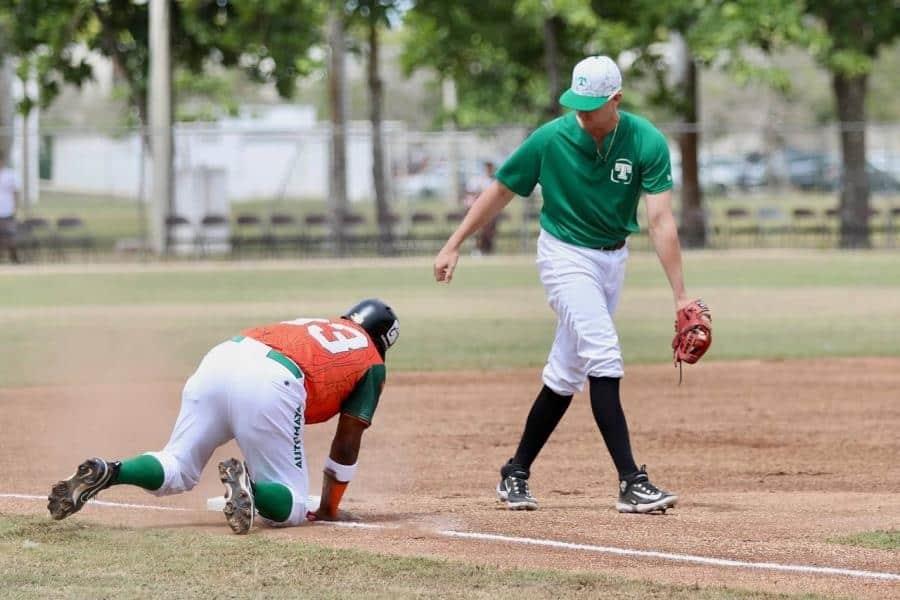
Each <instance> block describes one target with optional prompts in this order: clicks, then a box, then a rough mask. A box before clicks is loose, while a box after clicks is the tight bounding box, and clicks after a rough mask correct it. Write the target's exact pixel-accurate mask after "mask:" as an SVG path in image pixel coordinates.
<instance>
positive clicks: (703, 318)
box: [672, 298, 712, 366]
mask: <svg viewBox="0 0 900 600" xmlns="http://www.w3.org/2000/svg"><path fill="white" fill-rule="evenodd" d="M711 345H712V316H711V315H710V314H709V307H708V306H706V304H704V303H703V300H700V299H699V298H698V299H697V300H694V301H693V302H691V303H690V304H688V305H687V306H685V307H684V308H682V309H681V310H679V311H678V312H677V313H676V314H675V337H674V338H673V339H672V351H673V353H674V359H675V365H676V366H681V363H682V362H686V363H688V364H689V365H692V364H694V363H695V362H697V361H698V360H700V357H702V356H703V355H704V354H706V351H707V350H709V347H710V346H711Z"/></svg>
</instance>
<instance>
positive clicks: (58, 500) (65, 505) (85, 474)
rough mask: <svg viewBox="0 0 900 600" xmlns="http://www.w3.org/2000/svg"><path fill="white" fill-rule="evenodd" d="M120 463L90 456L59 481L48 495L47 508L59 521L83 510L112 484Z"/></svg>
mask: <svg viewBox="0 0 900 600" xmlns="http://www.w3.org/2000/svg"><path fill="white" fill-rule="evenodd" d="M118 469H119V463H117V462H114V463H108V462H106V461H105V460H103V459H102V458H89V459H87V460H86V461H84V462H83V463H81V464H80V465H78V468H77V469H76V470H75V473H73V474H72V476H71V477H69V478H68V479H66V480H63V481H60V482H58V483H57V484H56V485H54V486H53V487H52V488H51V489H50V495H49V496H47V510H49V511H50V516H51V517H53V518H54V519H56V520H57V521H59V520H60V519H65V518H66V517H68V516H69V515H73V514H75V513H77V512H78V511H79V510H81V509H82V508H83V507H84V505H85V503H86V502H87V501H88V500H90V499H91V498H93V497H94V496H96V495H97V494H98V493H100V491H101V490H104V489H106V488H108V487H109V486H110V484H111V483H112V480H113V477H114V476H115V474H116V472H117V471H118Z"/></svg>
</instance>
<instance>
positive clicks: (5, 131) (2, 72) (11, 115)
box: [0, 32, 15, 165]
mask: <svg viewBox="0 0 900 600" xmlns="http://www.w3.org/2000/svg"><path fill="white" fill-rule="evenodd" d="M0 35H2V32H0ZM0 43H2V42H0ZM11 62H12V61H10V60H9V59H8V58H6V57H5V56H3V55H2V54H0V157H3V158H4V159H5V160H6V164H7V165H9V163H10V162H11V159H12V156H10V152H11V151H12V143H13V123H14V122H15V110H14V108H13V98H12V83H13V69H12V64H11Z"/></svg>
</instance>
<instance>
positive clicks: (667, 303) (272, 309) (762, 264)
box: [0, 252, 900, 386]
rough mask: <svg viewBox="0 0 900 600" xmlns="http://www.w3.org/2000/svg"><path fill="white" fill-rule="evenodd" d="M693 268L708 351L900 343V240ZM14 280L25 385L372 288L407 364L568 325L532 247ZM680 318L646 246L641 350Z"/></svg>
mask: <svg viewBox="0 0 900 600" xmlns="http://www.w3.org/2000/svg"><path fill="white" fill-rule="evenodd" d="M357 264H358V263H357ZM117 269H118V268H117ZM686 270H687V281H688V284H689V288H688V289H689V291H690V292H691V293H692V294H694V295H701V296H702V297H704V298H705V299H706V300H707V301H708V302H709V303H710V305H711V307H712V311H713V319H714V329H715V342H714V344H713V348H712V350H710V353H709V354H708V355H707V357H706V358H704V360H721V359H740V358H756V359H785V358H811V357H820V356H900V260H898V259H897V258H896V257H895V256H894V255H892V254H887V253H836V252H829V253H794V254H790V255H782V253H768V254H766V253H751V254H714V253H698V254H688V255H687V258H686ZM0 281H2V284H0V285H2V287H3V290H4V293H3V294H2V295H0V322H2V327H3V330H4V339H5V341H6V344H5V348H6V352H5V355H6V358H5V359H4V360H3V361H0V378H2V381H4V382H5V385H9V386H14V385H33V384H38V383H63V382H67V381H72V380H73V378H75V380H77V381H119V380H120V378H133V377H137V376H140V377H144V378H152V379H160V378H176V379H180V378H182V377H184V376H185V375H186V374H187V373H189V372H190V370H191V369H192V368H193V367H194V366H195V365H196V362H197V361H198V360H199V358H200V357H201V356H202V355H203V353H204V352H205V351H206V350H207V349H208V348H209V347H211V346H212V345H214V344H215V343H217V342H219V341H221V340H222V339H225V338H227V337H228V336H230V335H232V334H233V333H235V332H237V331H239V330H241V329H243V328H245V327H248V326H251V325H254V324H259V323H265V322H272V321H278V320H283V319H287V318H295V317H301V316H327V315H335V314H339V312H340V311H342V310H344V309H345V308H346V307H347V306H348V305H350V304H352V303H353V302H354V301H355V300H357V299H359V298H362V297H367V296H377V297H382V298H385V299H387V300H389V301H390V302H391V303H392V304H393V305H394V306H395V308H396V309H397V311H398V314H399V315H400V317H401V321H402V333H401V338H400V343H398V345H397V347H396V348H395V349H394V350H392V351H391V355H390V356H389V361H388V364H389V367H390V369H391V370H407V371H430V370H452V369H487V370H490V369H501V368H516V367H529V368H536V367H539V366H541V365H542V364H543V363H544V361H545V359H546V354H547V351H548V350H549V347H550V344H551V342H552V339H553V331H554V328H555V317H554V315H553V313H552V312H551V310H550V309H549V308H548V307H547V305H546V300H545V299H544V294H543V290H542V288H541V286H540V283H539V282H538V278H537V273H536V269H535V267H534V265H533V264H532V259H530V258H522V259H501V260H474V259H471V258H465V259H464V260H463V263H462V264H461V265H460V268H459V270H458V271H457V275H456V277H455V278H454V282H453V284H451V285H450V286H439V285H436V284H435V283H434V282H433V281H432V279H431V274H430V264H429V262H428V261H427V259H422V260H421V261H415V262H409V261H405V262H384V261H372V262H371V266H369V267H366V268H362V267H358V266H352V264H346V263H337V264H336V266H334V267H326V266H324V265H322V264H315V263H314V264H309V265H307V264H304V263H278V264H271V263H270V264H266V263H263V264H260V265H258V266H254V267H253V268H251V267H249V266H241V265H239V264H232V263H220V264H216V265H212V266H211V267H210V268H207V269H204V270H192V269H191V268H190V267H189V266H187V265H179V264H173V265H170V266H168V267H161V268H156V267H154V268H151V269H139V268H137V267H135V268H129V267H122V268H120V269H118V270H114V271H113V270H103V269H94V270H91V269H84V270H78V269H77V268H76V270H75V271H73V272H65V270H63V271H62V272H57V273H44V272H41V271H40V270H38V271H33V272H19V271H15V270H7V271H6V272H5V273H4V274H2V275H0ZM672 320H673V311H672V304H671V293H670V291H669V289H668V286H667V284H666V283H665V277H664V275H663V273H662V269H661V268H660V266H659V264H658V262H657V261H656V259H655V257H653V256H652V255H647V254H635V255H634V256H633V257H632V258H631V261H630V263H629V274H628V277H627V281H626V284H625V291H624V293H623V296H622V300H621V302H620V304H619V309H618V312H617V316H616V321H617V326H618V330H619V334H620V338H621V343H622V347H623V351H624V354H625V359H626V361H627V362H628V363H631V364H633V363H640V362H666V361H669V360H671V354H670V352H671V351H670V350H669V342H670V339H671V330H672ZM12 349H14V351H13V350H12ZM48 363H49V364H50V365H52V368H50V369H48V368H46V367H47V365H48ZM135 364H139V365H140V369H139V371H137V372H136V371H135Z"/></svg>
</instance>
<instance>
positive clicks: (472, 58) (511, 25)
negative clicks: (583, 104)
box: [403, 0, 596, 126]
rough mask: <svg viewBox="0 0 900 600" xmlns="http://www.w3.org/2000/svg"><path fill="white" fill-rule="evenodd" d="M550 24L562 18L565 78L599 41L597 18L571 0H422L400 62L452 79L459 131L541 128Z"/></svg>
mask: <svg viewBox="0 0 900 600" xmlns="http://www.w3.org/2000/svg"><path fill="white" fill-rule="evenodd" d="M534 8H539V9H540V11H541V12H539V13H538V12H534V11H533V10H531V9H534ZM548 18H555V19H556V20H557V26H558V30H557V33H558V36H557V38H558V40H559V55H560V59H559V60H560V62H561V63H562V64H563V65H565V68H564V72H565V73H566V77H568V72H569V70H570V69H571V66H572V65H574V64H575V62H577V61H578V60H580V59H581V58H583V57H584V54H585V52H586V51H587V49H588V48H589V46H590V42H592V41H596V40H595V38H596V35H595V33H596V30H595V28H594V26H593V25H594V24H595V22H594V20H593V16H592V15H591V14H590V11H585V10H584V3H583V2H575V1H572V0H557V1H550V0H548V1H546V2H536V1H535V0H525V1H522V0H519V1H516V2H510V1H509V0H459V1H457V2H444V1H442V0H420V1H419V2H417V3H416V5H415V6H414V7H413V8H412V9H411V10H410V11H409V12H408V13H407V14H406V18H405V21H404V22H405V25H406V29H407V32H408V37H407V39H406V41H405V45H404V52H403V64H404V67H405V69H406V70H407V71H408V72H411V71H413V70H415V69H416V68H419V67H429V68H431V69H434V70H435V71H436V72H437V73H438V74H439V75H440V76H442V77H449V78H452V79H453V80H454V81H455V83H456V88H457V95H458V98H459V107H458V110H457V113H456V115H453V116H455V118H456V120H457V123H458V124H459V125H461V126H474V125H491V124H496V123H508V122H510V121H519V122H525V123H536V122H537V121H539V120H540V119H541V118H542V116H543V115H544V112H545V110H546V107H547V105H548V93H547V89H548V87H547V70H546V67H545V64H544V32H543V27H544V21H545V20H546V19H548ZM554 101H555V99H554Z"/></svg>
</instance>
